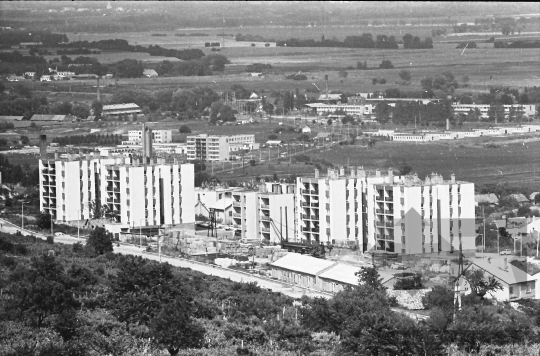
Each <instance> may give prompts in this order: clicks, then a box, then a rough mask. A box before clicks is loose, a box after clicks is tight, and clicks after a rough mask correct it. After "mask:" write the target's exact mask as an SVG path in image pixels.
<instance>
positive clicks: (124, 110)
mask: <svg viewBox="0 0 540 356" xmlns="http://www.w3.org/2000/svg"><path fill="white" fill-rule="evenodd" d="M140 113H142V110H141V108H140V107H139V105H137V104H133V103H129V104H111V105H103V110H102V112H101V115H103V116H112V115H126V114H140Z"/></svg>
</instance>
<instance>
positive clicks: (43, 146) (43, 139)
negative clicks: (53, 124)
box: [39, 135, 47, 159]
mask: <svg viewBox="0 0 540 356" xmlns="http://www.w3.org/2000/svg"><path fill="white" fill-rule="evenodd" d="M39 155H40V157H41V158H42V159H45V158H47V135H39Z"/></svg>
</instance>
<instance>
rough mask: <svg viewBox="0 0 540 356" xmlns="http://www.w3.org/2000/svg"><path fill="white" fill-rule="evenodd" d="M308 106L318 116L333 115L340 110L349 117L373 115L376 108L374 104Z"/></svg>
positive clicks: (311, 104)
mask: <svg viewBox="0 0 540 356" xmlns="http://www.w3.org/2000/svg"><path fill="white" fill-rule="evenodd" d="M306 106H307V107H308V108H310V109H312V110H313V111H315V112H316V113H317V115H322V114H323V113H326V112H328V113H333V112H335V111H338V110H342V111H344V112H345V113H347V114H349V115H358V116H364V115H371V114H373V110H374V108H375V106H374V105H372V104H365V105H351V104H324V103H310V104H306Z"/></svg>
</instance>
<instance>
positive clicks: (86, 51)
mask: <svg viewBox="0 0 540 356" xmlns="http://www.w3.org/2000/svg"><path fill="white" fill-rule="evenodd" d="M100 53H101V51H92V50H90V49H88V48H73V49H59V50H57V51H56V54H57V55H62V54H70V55H71V54H100Z"/></svg>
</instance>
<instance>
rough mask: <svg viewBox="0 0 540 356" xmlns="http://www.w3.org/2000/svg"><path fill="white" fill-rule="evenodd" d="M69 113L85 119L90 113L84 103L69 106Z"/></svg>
mask: <svg viewBox="0 0 540 356" xmlns="http://www.w3.org/2000/svg"><path fill="white" fill-rule="evenodd" d="M71 115H73V116H76V117H78V118H81V119H86V118H87V117H88V116H89V115H90V109H89V108H88V107H87V106H86V105H81V104H77V105H74V106H73V107H72V108H71Z"/></svg>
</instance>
